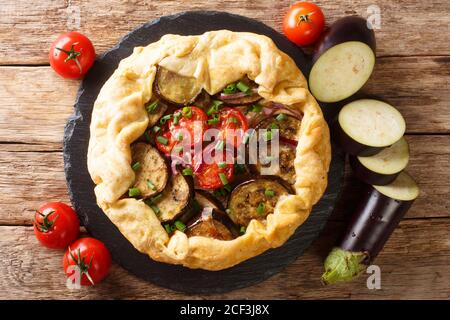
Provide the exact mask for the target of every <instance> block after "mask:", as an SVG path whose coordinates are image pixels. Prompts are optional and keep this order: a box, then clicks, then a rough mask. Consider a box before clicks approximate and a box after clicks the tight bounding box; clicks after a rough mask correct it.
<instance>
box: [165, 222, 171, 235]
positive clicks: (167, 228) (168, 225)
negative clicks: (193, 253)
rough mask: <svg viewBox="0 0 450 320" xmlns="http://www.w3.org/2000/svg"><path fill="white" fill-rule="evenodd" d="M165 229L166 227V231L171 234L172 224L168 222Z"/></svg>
mask: <svg viewBox="0 0 450 320" xmlns="http://www.w3.org/2000/svg"><path fill="white" fill-rule="evenodd" d="M164 229H166V232H167V233H168V234H170V233H171V232H172V229H171V228H170V224H168V223H166V224H165V225H164Z"/></svg>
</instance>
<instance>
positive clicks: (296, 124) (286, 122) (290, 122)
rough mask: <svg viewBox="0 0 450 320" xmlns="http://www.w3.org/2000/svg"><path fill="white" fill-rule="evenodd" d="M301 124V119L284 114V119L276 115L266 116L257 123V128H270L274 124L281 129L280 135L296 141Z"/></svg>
mask: <svg viewBox="0 0 450 320" xmlns="http://www.w3.org/2000/svg"><path fill="white" fill-rule="evenodd" d="M301 125H302V121H301V120H299V119H297V118H295V117H293V116H289V115H284V119H283V120H277V118H276V116H273V117H268V118H265V119H263V120H262V121H261V122H259V123H258V124H257V125H256V129H270V127H271V126H273V127H274V128H276V129H278V130H279V133H280V137H282V138H285V139H289V140H292V141H296V140H297V135H298V131H299V130H300V127H301Z"/></svg>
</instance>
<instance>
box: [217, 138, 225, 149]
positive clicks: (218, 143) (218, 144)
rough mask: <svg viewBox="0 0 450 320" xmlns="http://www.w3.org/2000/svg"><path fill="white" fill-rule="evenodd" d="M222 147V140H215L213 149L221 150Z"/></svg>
mask: <svg viewBox="0 0 450 320" xmlns="http://www.w3.org/2000/svg"><path fill="white" fill-rule="evenodd" d="M223 147H224V142H223V140H220V141H219V142H217V144H216V147H215V149H216V150H217V151H222V150H223Z"/></svg>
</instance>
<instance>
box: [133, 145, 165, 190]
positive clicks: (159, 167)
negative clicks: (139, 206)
mask: <svg viewBox="0 0 450 320" xmlns="http://www.w3.org/2000/svg"><path fill="white" fill-rule="evenodd" d="M131 153H132V159H133V160H132V164H136V163H139V166H138V169H136V170H135V181H134V184H133V187H134V188H138V189H139V191H140V193H141V196H142V197H143V198H148V197H151V196H153V195H155V194H157V193H159V192H161V191H163V190H164V188H165V187H166V185H167V181H168V180H169V176H170V174H169V168H168V166H167V162H166V160H165V158H164V157H163V156H162V155H161V154H160V153H159V151H158V150H157V149H156V148H154V147H152V146H151V145H149V144H146V143H141V142H140V143H136V144H134V145H133V146H132V148H131Z"/></svg>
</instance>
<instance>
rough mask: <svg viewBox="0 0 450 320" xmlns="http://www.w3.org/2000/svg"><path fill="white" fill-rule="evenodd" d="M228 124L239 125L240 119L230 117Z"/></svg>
mask: <svg viewBox="0 0 450 320" xmlns="http://www.w3.org/2000/svg"><path fill="white" fill-rule="evenodd" d="M228 123H238V119H236V118H235V117H230V118H229V119H228Z"/></svg>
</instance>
